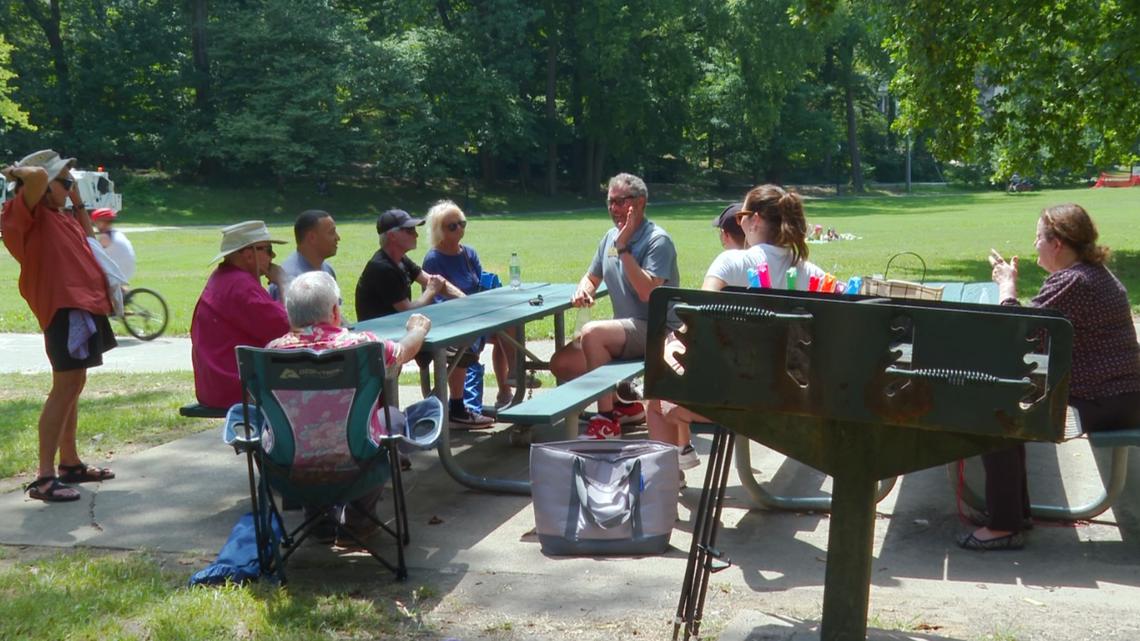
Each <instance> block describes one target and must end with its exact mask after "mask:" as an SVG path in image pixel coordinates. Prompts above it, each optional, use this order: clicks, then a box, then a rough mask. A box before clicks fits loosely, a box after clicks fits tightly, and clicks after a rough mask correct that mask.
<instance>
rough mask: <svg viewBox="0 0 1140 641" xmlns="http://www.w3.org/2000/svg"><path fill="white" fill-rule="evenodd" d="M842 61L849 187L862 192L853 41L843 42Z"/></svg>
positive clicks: (856, 191)
mask: <svg viewBox="0 0 1140 641" xmlns="http://www.w3.org/2000/svg"><path fill="white" fill-rule="evenodd" d="M840 57H841V59H842V61H843V71H842V72H841V73H842V78H843V102H844V103H845V104H844V106H845V107H846V111H847V150H848V153H849V154H850V155H851V188H852V189H854V190H855V193H857V194H861V193H863V162H862V160H861V159H860V157H859V123H858V121H857V120H858V119H857V118H856V117H855V43H854V42H845V43H844V44H843V50H842V53H840Z"/></svg>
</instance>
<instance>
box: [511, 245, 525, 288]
mask: <svg viewBox="0 0 1140 641" xmlns="http://www.w3.org/2000/svg"><path fill="white" fill-rule="evenodd" d="M509 271H510V276H511V289H518V288H519V287H522V264H520V263H519V254H518V252H511V263H510V270H509Z"/></svg>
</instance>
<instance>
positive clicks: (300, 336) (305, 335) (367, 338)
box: [266, 323, 401, 367]
mask: <svg viewBox="0 0 1140 641" xmlns="http://www.w3.org/2000/svg"><path fill="white" fill-rule="evenodd" d="M381 342H382V343H384V366H385V367H391V366H393V365H395V364H396V363H397V361H398V360H399V359H400V352H401V347H400V344H399V343H396V342H394V341H389V340H381V339H380V338H378V337H377V336H376V335H375V334H373V333H372V332H350V331H349V330H347V329H345V328H344V327H337V326H335V325H332V324H330V323H317V324H316V325H310V326H308V327H302V328H301V329H300V330H293V331H291V332H289V333H288V334H286V335H284V336H282V337H281V338H275V339H273V340H272V341H270V342H269V344H268V345H266V347H268V348H270V349H312V350H318V351H319V350H325V349H337V348H339V347H351V346H353V345H359V344H360V343H381Z"/></svg>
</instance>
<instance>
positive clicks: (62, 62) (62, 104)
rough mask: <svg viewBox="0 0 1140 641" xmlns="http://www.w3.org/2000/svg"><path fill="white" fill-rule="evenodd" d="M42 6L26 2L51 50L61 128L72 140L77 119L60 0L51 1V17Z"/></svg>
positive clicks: (67, 137)
mask: <svg viewBox="0 0 1140 641" xmlns="http://www.w3.org/2000/svg"><path fill="white" fill-rule="evenodd" d="M40 4H41V3H40V2H37V0H24V5H25V6H26V7H27V8H28V14H29V15H31V16H32V19H33V20H35V21H36V23H37V24H39V25H40V28H41V29H43V32H44V37H45V38H46V39H47V41H48V46H49V47H50V48H51V61H52V66H53V67H54V68H55V78H56V89H57V90H58V93H59V109H60V111H59V128H60V131H61V133H62V134H63V136H62V137H63V139H65V140H72V139H73V138H74V134H75V119H74V117H73V115H72V113H71V71H70V69H69V68H68V66H67V55H66V52H65V51H64V49H63V37H62V35H61V34H60V30H59V24H60V13H59V0H51V2H50V3H49V7H48V8H49V9H50V10H51V15H49V16H45V15H44V14H43V12H41V11H40Z"/></svg>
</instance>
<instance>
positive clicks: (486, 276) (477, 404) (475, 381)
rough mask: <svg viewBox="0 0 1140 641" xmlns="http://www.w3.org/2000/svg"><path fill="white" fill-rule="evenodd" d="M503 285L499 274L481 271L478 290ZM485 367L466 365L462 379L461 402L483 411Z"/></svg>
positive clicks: (479, 364) (480, 364)
mask: <svg viewBox="0 0 1140 641" xmlns="http://www.w3.org/2000/svg"><path fill="white" fill-rule="evenodd" d="M502 286H503V281H501V280H499V275H498V274H496V273H495V272H483V276H482V278H481V279H480V280H479V291H484V290H488V289H498V288H500V287H502ZM484 373H485V368H484V367H483V364H482V363H475V364H474V365H468V366H467V378H466V379H465V380H464V381H463V404H464V405H466V406H467V407H468V408H469V409H472V410H475V411H476V412H482V411H483V374H484Z"/></svg>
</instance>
